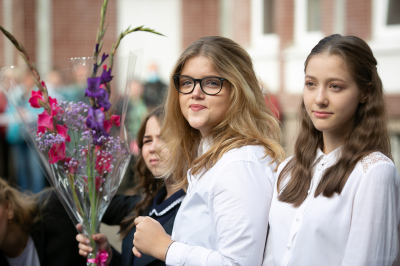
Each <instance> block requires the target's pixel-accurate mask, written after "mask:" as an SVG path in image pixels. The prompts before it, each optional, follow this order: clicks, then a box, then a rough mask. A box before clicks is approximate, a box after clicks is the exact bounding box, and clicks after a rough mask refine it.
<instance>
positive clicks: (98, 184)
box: [95, 176, 104, 191]
mask: <svg viewBox="0 0 400 266" xmlns="http://www.w3.org/2000/svg"><path fill="white" fill-rule="evenodd" d="M95 182H96V191H101V185H102V184H103V183H104V178H102V177H101V176H96V180H95Z"/></svg>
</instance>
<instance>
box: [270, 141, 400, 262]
mask: <svg viewBox="0 0 400 266" xmlns="http://www.w3.org/2000/svg"><path fill="white" fill-rule="evenodd" d="M340 151H341V149H340V148H339V149H336V150H335V151H333V152H331V153H330V154H328V155H325V154H324V153H322V151H321V150H318V153H317V156H316V159H315V162H314V175H313V177H312V183H311V187H310V189H309V194H308V197H307V198H306V200H305V201H304V202H303V203H302V204H301V205H300V206H299V207H298V208H295V207H293V206H292V204H288V203H284V202H280V201H279V200H278V199H277V197H278V191H277V187H276V185H275V188H274V195H273V199H272V205H271V211H270V215H269V222H270V227H271V228H270V232H269V237H268V243H267V248H266V252H267V253H270V254H268V256H266V257H270V258H271V257H272V259H273V263H272V261H271V260H269V262H268V260H267V259H266V261H264V264H263V265H272V264H274V265H304V266H314V265H315V266H320V265H351V266H356V265H379V266H383V265H398V263H399V221H400V176H399V174H398V172H397V170H396V167H395V166H394V164H393V162H392V161H391V160H390V159H388V158H387V157H386V156H384V155H383V154H382V153H380V152H374V153H371V154H370V155H368V156H366V157H365V158H364V159H363V160H361V161H360V162H358V163H357V165H356V167H355V168H354V170H353V172H352V173H351V174H350V176H349V178H348V180H347V182H346V185H345V186H344V188H343V190H342V192H341V194H340V195H338V194H334V196H333V197H331V198H327V197H324V196H322V195H319V196H318V197H316V198H315V197H314V192H315V189H316V187H317V186H318V183H319V181H320V179H321V177H322V175H323V173H324V170H325V169H326V168H328V167H330V166H332V165H333V164H334V163H335V162H336V160H337V157H338V155H339V154H340ZM289 159H290V158H289ZM289 159H287V160H286V161H285V162H283V163H282V164H281V165H280V166H279V168H278V175H279V173H280V172H281V171H282V169H283V167H284V166H285V165H286V164H287V162H288V161H289ZM288 180H289V178H287V180H285V181H286V182H287V181H288ZM271 255H272V256H271Z"/></svg>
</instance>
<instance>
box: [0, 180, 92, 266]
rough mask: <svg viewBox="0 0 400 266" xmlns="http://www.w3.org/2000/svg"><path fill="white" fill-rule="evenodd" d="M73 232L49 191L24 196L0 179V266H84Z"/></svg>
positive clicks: (66, 217)
mask: <svg viewBox="0 0 400 266" xmlns="http://www.w3.org/2000/svg"><path fill="white" fill-rule="evenodd" d="M75 234H76V229H75V227H74V225H73V223H72V222H71V220H70V219H69V216H68V214H67V212H66V211H65V209H64V206H63V205H62V204H61V202H60V201H59V200H58V198H57V196H56V194H55V192H54V191H53V190H52V189H49V190H44V191H43V192H42V193H39V194H36V195H34V194H24V193H21V192H19V191H18V190H17V189H15V188H13V187H11V186H10V185H9V184H8V183H7V182H6V181H5V180H3V179H1V178H0V265H2V266H14V265H18V266H55V265H57V266H70V265H77V266H79V265H82V266H84V265H86V260H85V259H84V258H82V257H81V256H79V255H78V248H77V246H76V242H75Z"/></svg>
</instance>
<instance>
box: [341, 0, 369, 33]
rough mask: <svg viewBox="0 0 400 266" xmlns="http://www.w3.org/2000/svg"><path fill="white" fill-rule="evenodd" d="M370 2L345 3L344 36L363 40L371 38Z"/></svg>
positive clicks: (362, 0)
mask: <svg viewBox="0 0 400 266" xmlns="http://www.w3.org/2000/svg"><path fill="white" fill-rule="evenodd" d="M371 8H372V0H351V1H347V3H346V10H347V12H346V34H347V35H356V36H358V37H360V38H362V39H364V40H369V39H370V38H371V27H372V25H371V24H372V20H371V16H372V10H371Z"/></svg>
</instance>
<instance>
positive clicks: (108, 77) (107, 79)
mask: <svg viewBox="0 0 400 266" xmlns="http://www.w3.org/2000/svg"><path fill="white" fill-rule="evenodd" d="M113 77H114V76H111V68H110V69H109V70H108V71H107V70H105V69H104V70H103V73H101V76H100V79H101V81H100V84H104V83H107V82H110V81H111V80H112V79H113Z"/></svg>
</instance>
